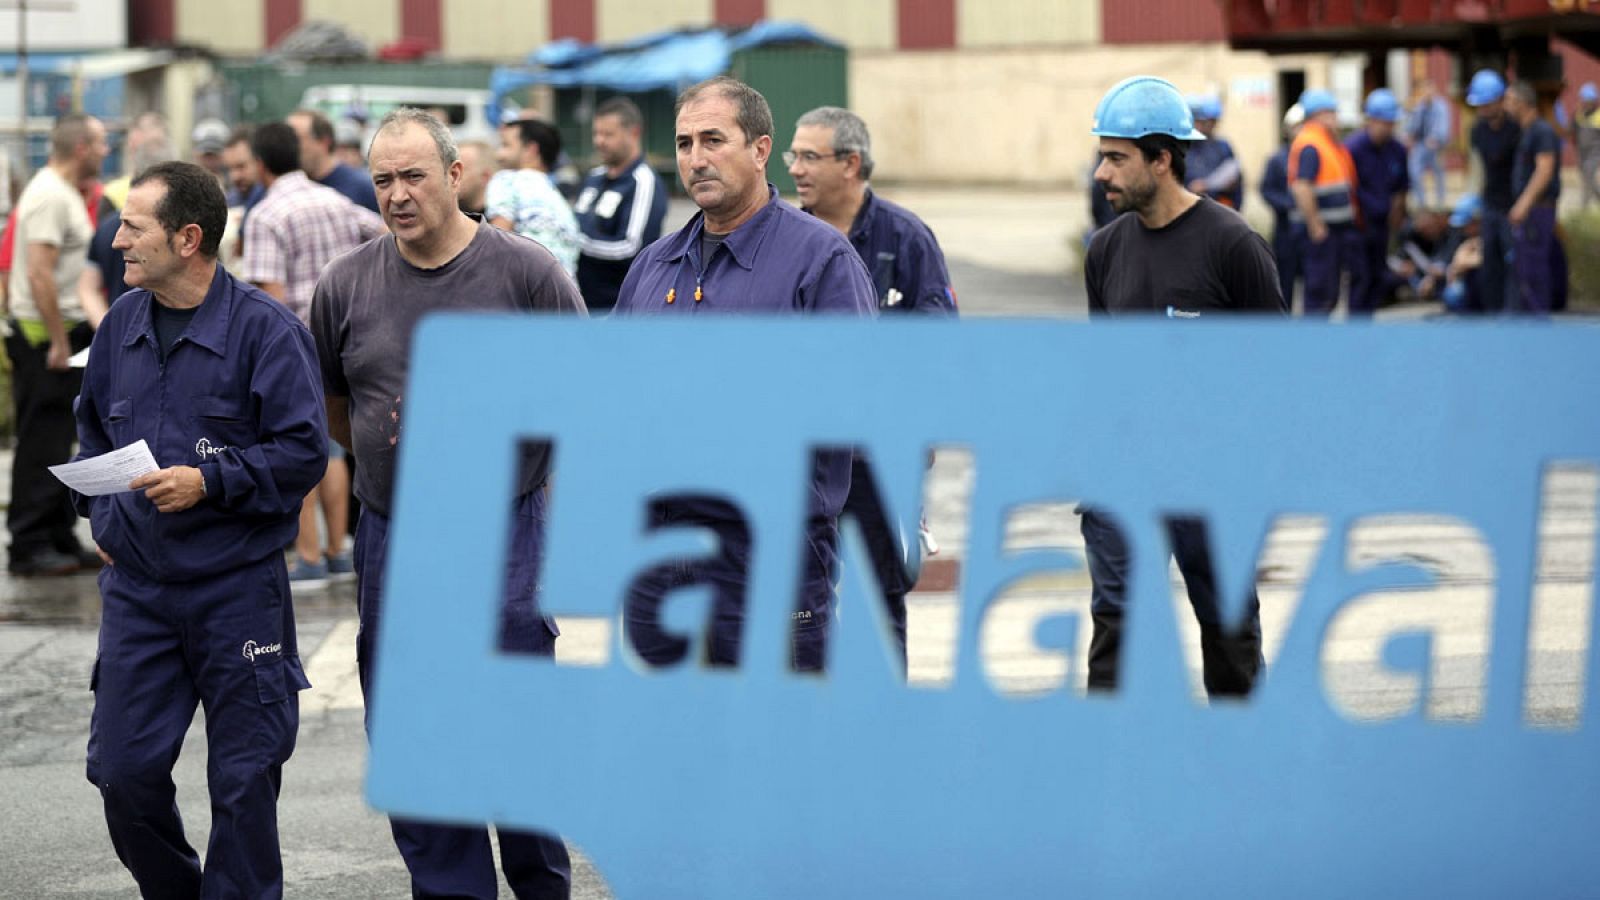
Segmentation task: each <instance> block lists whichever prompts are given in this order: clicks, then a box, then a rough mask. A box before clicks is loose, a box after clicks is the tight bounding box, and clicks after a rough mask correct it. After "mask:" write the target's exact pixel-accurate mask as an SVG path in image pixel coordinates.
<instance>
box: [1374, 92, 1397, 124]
mask: <svg viewBox="0 0 1600 900" xmlns="http://www.w3.org/2000/svg"><path fill="white" fill-rule="evenodd" d="M1366 114H1367V118H1369V119H1377V120H1378V121H1379V122H1393V121H1395V120H1396V119H1398V118H1400V100H1399V98H1397V97H1395V95H1394V91H1391V90H1389V89H1388V88H1378V89H1377V90H1375V91H1373V92H1372V93H1370V94H1368V95H1367V106H1366Z"/></svg>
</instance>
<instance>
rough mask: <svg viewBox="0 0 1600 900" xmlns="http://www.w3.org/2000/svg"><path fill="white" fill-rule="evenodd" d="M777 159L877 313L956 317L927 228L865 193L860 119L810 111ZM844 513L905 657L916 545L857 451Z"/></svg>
mask: <svg viewBox="0 0 1600 900" xmlns="http://www.w3.org/2000/svg"><path fill="white" fill-rule="evenodd" d="M783 161H784V163H786V164H787V165H788V166H789V174H790V176H792V177H793V178H794V184H795V188H796V189H797V190H798V191H799V192H800V205H801V206H802V207H804V208H805V210H806V211H807V212H809V213H811V214H812V215H814V216H816V217H817V218H819V219H821V220H822V221H824V222H827V223H828V224H829V225H832V226H833V227H834V228H835V229H836V230H838V231H839V232H840V233H841V234H843V235H844V236H845V237H846V238H848V239H849V241H850V246H852V247H854V248H855V250H856V253H857V254H859V255H860V257H861V261H862V262H863V263H865V264H866V266H867V271H868V273H869V274H870V275H871V276H872V287H873V291H874V292H875V293H876V295H877V298H878V312H879V313H880V314H882V315H902V314H903V315H927V316H954V315H956V295H955V291H954V290H953V289H952V288H951V286H950V272H949V270H948V269H947V268H946V267H945V262H944V251H942V250H940V249H939V242H938V241H937V240H936V239H935V238H934V236H933V231H932V230H930V229H929V228H928V226H927V225H925V224H923V222H922V220H921V219H919V218H917V217H916V216H915V215H914V214H912V213H911V211H909V210H907V209H906V208H905V207H903V206H900V205H899V204H896V203H891V202H889V201H888V200H885V199H883V198H882V197H879V196H878V195H877V194H875V193H873V191H872V185H871V183H870V181H869V179H871V178H872V170H873V160H872V136H871V135H870V134H868V133H867V124H866V123H865V122H863V121H862V120H861V117H860V116H858V115H856V114H855V113H853V112H851V111H850V110H848V109H841V108H840V107H837V106H822V107H818V108H817V109H813V110H811V111H810V112H808V113H806V114H805V115H803V116H801V117H800V119H799V121H797V122H796V123H795V130H794V139H793V140H792V141H790V142H789V150H788V152H786V153H784V154H783ZM844 508H845V511H846V512H847V513H849V514H851V515H854V516H855V517H856V521H857V522H858V523H859V524H860V527H861V532H862V535H863V537H865V538H866V542H867V550H868V551H869V552H870V553H871V555H872V565H873V569H874V570H875V571H876V573H877V580H878V584H879V587H881V588H882V590H883V593H884V602H885V603H886V604H887V605H888V610H889V615H890V618H891V619H892V620H893V622H894V628H895V636H896V638H898V639H899V642H900V652H901V656H902V657H904V655H905V643H906V593H907V592H909V591H910V590H911V588H912V587H913V585H914V581H913V578H912V574H911V572H910V571H909V567H908V565H907V561H908V560H909V559H911V558H912V556H911V554H913V553H917V552H919V548H918V547H916V546H913V545H910V544H909V541H905V542H902V540H901V539H900V535H909V534H915V533H916V530H915V529H908V528H905V527H898V528H897V527H895V525H894V517H893V516H891V515H889V514H888V513H887V511H886V510H885V509H884V507H883V503H882V501H881V499H880V497H879V495H878V490H877V486H876V484H875V483H874V480H873V477H872V469H871V467H870V466H869V465H868V464H867V460H866V458H865V456H863V454H862V453H861V452H857V453H856V455H855V460H854V462H853V463H852V465H851V470H850V495H849V497H848V498H847V499H846V500H845V505H844Z"/></svg>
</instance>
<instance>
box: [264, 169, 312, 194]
mask: <svg viewBox="0 0 1600 900" xmlns="http://www.w3.org/2000/svg"><path fill="white" fill-rule="evenodd" d="M310 183H311V176H309V175H307V174H306V173H305V172H304V171H302V170H300V169H295V170H294V171H293V172H285V173H283V174H282V175H279V176H278V177H277V178H274V179H273V180H272V187H269V188H267V190H266V192H265V193H263V194H262V196H263V197H265V196H267V195H268V194H282V193H285V192H287V191H291V190H294V189H295V188H297V187H300V186H301V185H306V184H310Z"/></svg>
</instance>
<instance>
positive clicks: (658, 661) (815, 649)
mask: <svg viewBox="0 0 1600 900" xmlns="http://www.w3.org/2000/svg"><path fill="white" fill-rule="evenodd" d="M703 223H704V216H703V215H701V214H696V215H695V217H694V218H692V219H690V220H689V224H687V225H685V226H684V227H683V228H682V229H681V230H679V231H678V232H677V233H675V234H670V235H668V236H666V237H664V238H662V239H661V240H659V241H657V242H656V243H654V244H652V245H650V246H649V247H647V248H646V249H645V251H644V252H643V253H641V254H639V257H638V258H637V259H635V260H634V262H633V268H631V269H630V270H629V271H628V277H627V279H626V280H625V281H624V282H623V284H622V291H621V293H620V294H619V295H618V297H617V307H616V311H615V312H614V313H613V314H614V315H618V316H646V315H676V316H694V315H711V316H715V315H730V314H732V315H740V314H750V313H791V314H798V315H806V314H811V313H833V314H841V315H854V316H870V315H872V314H873V311H874V309H875V307H876V305H877V298H876V295H875V294H874V292H873V288H872V281H871V279H870V278H869V277H868V275H867V270H866V267H865V266H863V265H862V264H861V259H860V257H859V256H857V255H856V253H855V252H854V249H853V248H852V247H851V246H850V244H849V243H848V242H847V241H846V240H845V238H844V235H841V234H840V233H839V232H838V231H836V230H834V229H833V227H832V226H829V225H828V224H826V223H824V222H822V221H821V220H819V219H816V218H814V217H812V216H810V215H807V214H806V213H804V212H801V211H800V210H798V209H796V208H795V207H793V206H791V205H789V204H788V203H785V202H784V201H782V200H779V199H778V191H777V188H774V187H773V186H772V185H770V184H769V185H767V205H766V206H764V207H762V208H761V211H760V212H757V213H756V214H755V215H754V216H752V217H751V218H750V219H749V220H748V221H746V222H745V223H744V224H743V225H740V226H739V227H738V228H735V229H734V230H733V231H732V232H731V233H730V234H728V235H727V237H726V239H725V240H723V241H722V243H721V244H720V245H718V246H717V247H716V249H715V250H713V251H712V253H711V258H710V259H709V260H707V261H705V262H702V261H701V258H700V253H701V238H702V234H703V232H704V230H705V229H704V225H703ZM697 294H698V295H699V296H698V297H697V296H696V295H697ZM841 399H843V398H841ZM729 414H730V415H732V414H736V411H731V410H730V411H729ZM853 455H854V454H852V453H851V452H850V451H849V450H832V451H820V452H818V453H817V454H816V460H815V464H814V466H813V472H814V474H813V477H812V491H811V509H810V511H809V516H808V520H807V523H806V537H807V541H806V548H805V555H804V558H803V564H802V567H801V582H802V583H801V586H800V601H799V604H798V605H797V608H796V609H795V613H794V621H795V629H794V639H793V647H792V656H791V661H792V663H793V665H794V668H796V669H798V670H801V671H816V670H820V669H821V668H822V664H823V659H824V655H825V653H826V641H827V629H828V623H829V621H830V620H831V617H832V606H833V572H834V571H835V570H836V568H837V566H838V546H839V513H840V511H841V510H843V508H844V503H845V497H846V496H847V495H848V494H849V493H850V467H851V459H852V457H853ZM649 524H650V527H651V528H665V527H675V526H676V527H683V526H701V527H705V528H708V529H710V530H711V531H713V532H715V533H716V534H717V536H718V538H719V542H720V548H719V551H718V553H717V555H716V556H712V557H706V558H702V559H694V560H685V561H681V562H675V563H667V564H664V565H662V566H657V567H656V568H653V569H651V570H649V571H647V572H645V573H644V574H643V575H641V576H640V577H639V578H638V579H637V580H636V581H635V582H634V584H633V586H632V587H631V588H630V590H629V592H628V598H627V602H626V608H625V612H624V620H625V622H626V624H627V630H628V637H629V640H630V642H631V643H632V645H633V648H634V650H635V651H636V652H637V653H638V654H639V656H640V658H642V659H643V660H645V661H646V662H649V663H651V664H654V665H667V664H671V663H675V662H678V661H679V660H681V659H683V658H684V656H685V655H686V654H687V652H688V641H687V640H686V639H685V638H684V637H683V636H681V635H677V634H673V633H671V632H668V631H667V630H666V629H664V628H663V627H662V626H661V621H660V611H661V605H662V603H663V602H664V601H665V599H666V597H667V595H668V594H670V593H672V592H673V591H676V590H678V589H679V588H682V587H685V586H687V585H692V584H709V585H711V586H712V589H713V592H714V594H715V599H714V601H713V603H712V617H711V618H712V621H711V623H710V627H709V628H708V629H707V633H708V637H709V640H708V641H707V645H708V646H707V654H706V656H707V661H708V662H710V663H711V664H713V665H719V666H734V665H738V662H739V648H740V646H741V639H742V636H743V632H744V591H745V584H746V575H747V572H748V571H749V567H748V562H749V558H750V532H749V528H748V525H747V524H746V522H745V521H744V519H743V517H742V515H741V514H740V511H739V510H737V509H735V508H733V507H732V506H730V505H729V504H728V503H727V502H726V501H721V500H717V499H715V498H711V497H706V496H702V495H676V496H673V497H666V498H662V499H661V501H660V502H657V503H655V504H653V505H652V508H651V510H650V517H649Z"/></svg>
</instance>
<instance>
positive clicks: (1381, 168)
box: [1344, 131, 1411, 313]
mask: <svg viewBox="0 0 1600 900" xmlns="http://www.w3.org/2000/svg"><path fill="white" fill-rule="evenodd" d="M1344 145H1345V148H1346V149H1348V150H1349V151H1350V159H1351V160H1352V161H1353V162H1354V163H1355V164H1356V202H1357V203H1358V204H1360V206H1361V220H1362V222H1363V223H1364V224H1365V226H1366V227H1365V228H1364V229H1363V231H1362V232H1361V253H1362V260H1363V265H1362V266H1361V268H1360V269H1358V270H1357V273H1358V276H1359V278H1358V280H1356V281H1354V282H1352V283H1351V285H1350V311H1351V312H1352V313H1354V312H1357V311H1362V312H1367V313H1370V312H1374V311H1376V310H1377V309H1378V307H1380V306H1382V305H1383V299H1384V296H1385V295H1386V294H1387V292H1388V287H1389V282H1388V278H1387V276H1388V273H1389V214H1390V212H1391V211H1392V210H1393V208H1394V199H1395V198H1396V197H1402V198H1403V197H1405V196H1406V195H1407V194H1409V193H1411V167H1410V162H1409V161H1408V159H1407V156H1406V148H1405V145H1403V144H1401V143H1400V142H1399V141H1397V140H1393V139H1390V140H1388V141H1385V142H1384V143H1382V144H1380V143H1378V142H1377V141H1374V140H1373V139H1372V136H1371V135H1369V134H1367V132H1366V131H1358V132H1356V133H1355V134H1353V135H1351V136H1350V138H1349V140H1346V141H1345V142H1344Z"/></svg>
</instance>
